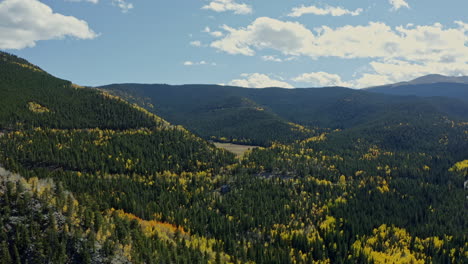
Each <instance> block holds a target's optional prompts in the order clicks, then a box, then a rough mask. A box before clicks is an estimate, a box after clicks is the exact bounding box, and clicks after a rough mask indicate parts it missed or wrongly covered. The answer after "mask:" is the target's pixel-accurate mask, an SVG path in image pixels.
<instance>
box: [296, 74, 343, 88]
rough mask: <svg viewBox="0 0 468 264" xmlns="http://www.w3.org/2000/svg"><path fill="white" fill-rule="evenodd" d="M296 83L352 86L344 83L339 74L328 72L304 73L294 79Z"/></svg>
mask: <svg viewBox="0 0 468 264" xmlns="http://www.w3.org/2000/svg"><path fill="white" fill-rule="evenodd" d="M292 80H293V81H295V82H303V83H308V84H312V85H313V86H322V87H323V86H344V87H347V86H351V84H350V83H347V82H343V81H342V80H341V77H340V76H339V75H337V74H332V73H327V72H311V73H304V74H301V75H299V76H297V77H295V78H293V79H292Z"/></svg>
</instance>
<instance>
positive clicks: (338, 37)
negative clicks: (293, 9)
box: [210, 17, 468, 87]
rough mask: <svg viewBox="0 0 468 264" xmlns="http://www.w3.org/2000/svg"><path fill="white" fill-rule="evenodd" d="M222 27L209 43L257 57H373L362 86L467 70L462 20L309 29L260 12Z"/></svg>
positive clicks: (465, 29) (467, 52) (465, 28)
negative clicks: (262, 53)
mask: <svg viewBox="0 0 468 264" xmlns="http://www.w3.org/2000/svg"><path fill="white" fill-rule="evenodd" d="M222 28H223V29H224V30H225V32H226V35H225V36H224V37H223V38H222V39H219V40H216V41H213V42H212V43H211V44H210V46H211V47H213V48H215V49H218V50H220V51H224V52H226V53H229V54H241V55H246V56H254V55H255V54H256V53H257V51H259V50H267V49H269V50H276V51H279V52H281V53H282V54H283V55H286V56H308V57H310V58H312V59H318V58H321V57H336V58H342V59H372V62H371V63H370V64H369V68H370V71H369V72H367V73H364V74H362V76H361V77H360V78H359V79H358V80H359V81H356V82H354V83H353V84H354V85H355V86H358V87H363V86H365V85H367V84H370V83H375V82H383V81H386V82H392V81H401V80H405V79H408V78H412V77H419V76H420V75H421V74H423V73H441V74H450V75H453V74H467V75H468V70H467V66H466V65H468V46H467V35H468V24H467V23H464V22H462V21H456V22H455V25H454V26H452V27H446V26H443V25H442V24H440V23H435V24H433V25H422V26H421V25H406V26H397V27H390V26H388V25H386V24H385V23H382V22H370V23H369V24H367V25H358V26H351V25H347V26H343V27H337V28H331V27H328V26H322V27H319V28H315V29H313V30H310V29H308V28H306V27H305V26H304V25H302V24H300V23H298V22H288V21H280V20H277V19H272V18H268V17H261V18H258V19H256V20H255V21H254V22H252V24H250V25H248V26H247V27H243V28H238V29H235V28H231V27H229V26H226V25H224V26H223V27H222ZM398 69H403V70H398ZM418 75H419V76H418Z"/></svg>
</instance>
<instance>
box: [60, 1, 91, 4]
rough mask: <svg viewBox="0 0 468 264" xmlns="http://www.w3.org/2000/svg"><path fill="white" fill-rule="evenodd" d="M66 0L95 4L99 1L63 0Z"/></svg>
mask: <svg viewBox="0 0 468 264" xmlns="http://www.w3.org/2000/svg"><path fill="white" fill-rule="evenodd" d="M65 1H67V2H89V3H92V4H97V3H99V0H65Z"/></svg>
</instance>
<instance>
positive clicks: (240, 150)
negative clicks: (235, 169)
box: [213, 142, 257, 157]
mask: <svg viewBox="0 0 468 264" xmlns="http://www.w3.org/2000/svg"><path fill="white" fill-rule="evenodd" d="M213 144H215V146H216V147H217V148H223V149H225V150H227V151H230V152H232V153H234V154H236V155H237V156H238V157H242V155H244V153H245V152H246V151H247V150H250V149H254V148H257V146H249V145H237V144H232V143H218V142H214V143H213Z"/></svg>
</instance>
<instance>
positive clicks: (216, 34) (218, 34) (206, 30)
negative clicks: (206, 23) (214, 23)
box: [203, 27, 224, 38]
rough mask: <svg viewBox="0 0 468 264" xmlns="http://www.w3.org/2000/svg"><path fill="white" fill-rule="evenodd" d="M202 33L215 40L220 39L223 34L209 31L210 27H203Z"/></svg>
mask: <svg viewBox="0 0 468 264" xmlns="http://www.w3.org/2000/svg"><path fill="white" fill-rule="evenodd" d="M203 32H205V33H208V34H210V35H211V36H213V37H215V38H220V37H222V36H223V35H224V34H223V32H221V31H212V30H211V29H210V27H205V29H204V30H203Z"/></svg>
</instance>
